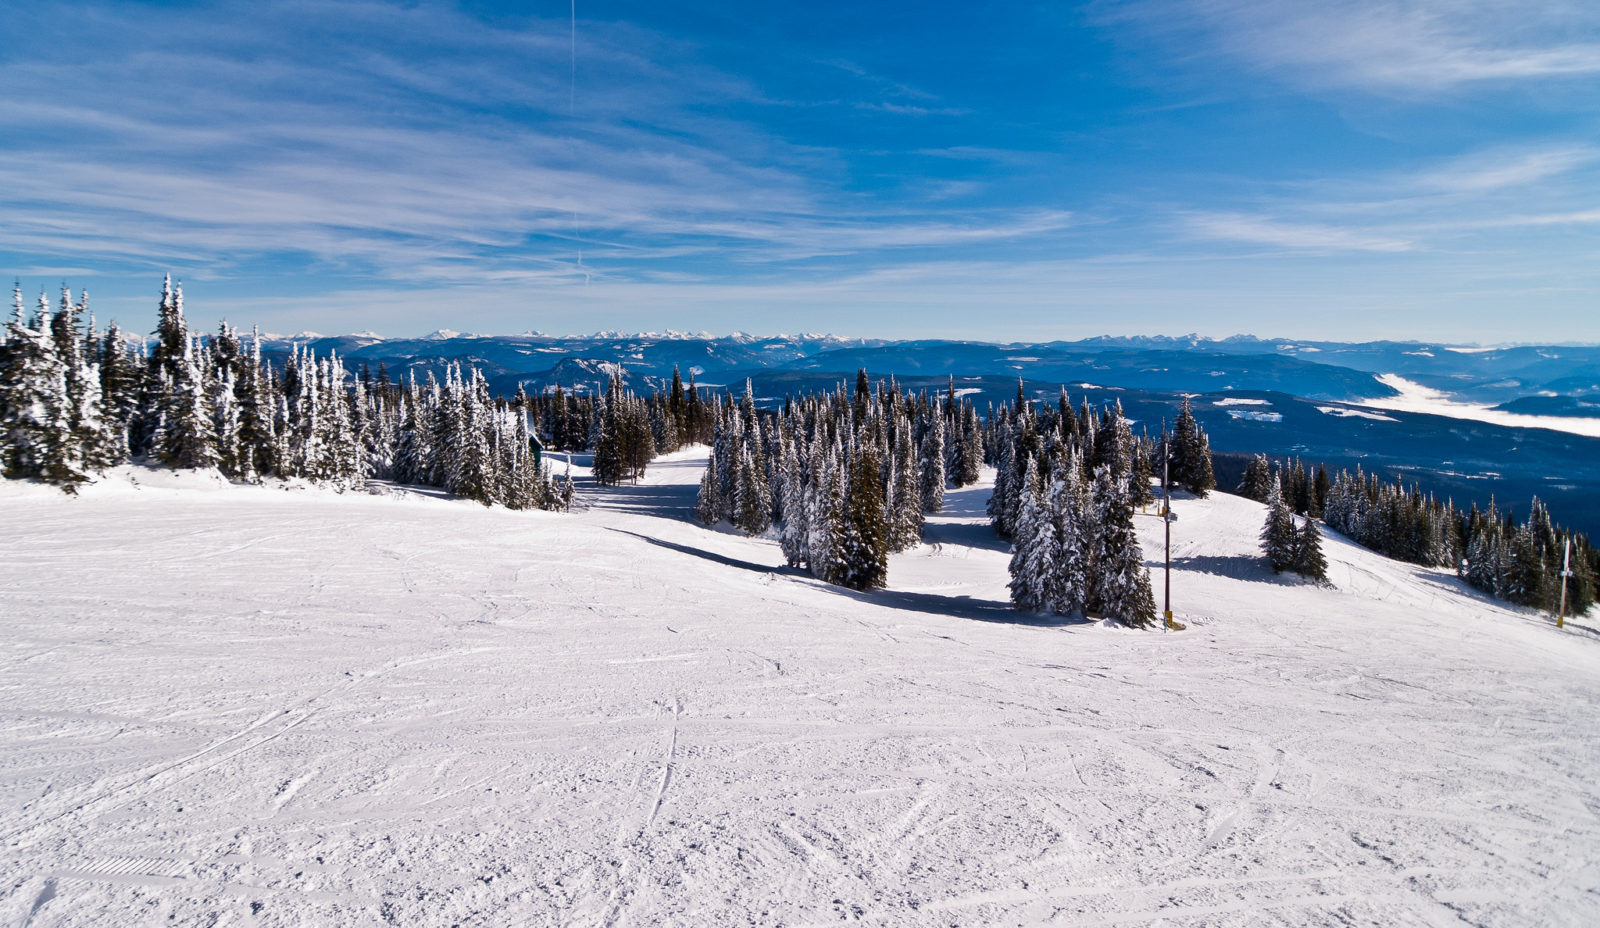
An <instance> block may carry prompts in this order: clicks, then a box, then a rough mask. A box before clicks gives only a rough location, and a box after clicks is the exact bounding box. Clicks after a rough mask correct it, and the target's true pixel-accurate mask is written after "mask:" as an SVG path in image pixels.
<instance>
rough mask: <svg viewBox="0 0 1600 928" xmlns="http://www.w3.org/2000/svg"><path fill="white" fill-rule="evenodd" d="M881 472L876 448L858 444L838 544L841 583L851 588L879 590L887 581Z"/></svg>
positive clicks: (886, 528) (887, 561)
mask: <svg viewBox="0 0 1600 928" xmlns="http://www.w3.org/2000/svg"><path fill="white" fill-rule="evenodd" d="M881 473H882V465H881V464H880V463H879V459H878V450H877V448H876V447H874V446H873V445H872V444H871V443H867V444H863V445H862V446H860V448H859V449H858V450H857V453H856V458H855V462H854V464H853V466H852V467H851V469H850V485H849V490H848V492H847V494H846V502H845V506H846V509H845V518H844V526H843V529H844V530H843V532H842V533H841V537H840V545H839V547H840V550H839V560H840V562H841V564H842V566H843V577H842V580H841V583H842V585H844V586H847V587H850V588H851V589H855V590H875V589H880V588H882V587H883V585H884V584H885V583H886V582H887V581H888V573H889V543H888V524H887V522H888V518H887V513H886V512H885V508H884V498H883V488H882V487H883V483H882V480H883V478H882V476H881Z"/></svg>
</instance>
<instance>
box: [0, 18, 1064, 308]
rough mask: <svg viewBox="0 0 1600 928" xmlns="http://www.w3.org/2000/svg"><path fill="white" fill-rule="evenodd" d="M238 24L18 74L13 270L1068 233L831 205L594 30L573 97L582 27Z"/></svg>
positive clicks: (769, 151) (551, 269)
mask: <svg viewBox="0 0 1600 928" xmlns="http://www.w3.org/2000/svg"><path fill="white" fill-rule="evenodd" d="M230 12H231V13H233V14H235V15H236V16H237V17H238V18H239V19H241V20H243V21H244V22H245V25H240V24H238V23H236V22H232V21H229V22H226V23H224V22H223V21H221V20H207V19H205V18H204V17H201V18H199V19H198V21H196V22H190V20H189V17H188V14H187V13H178V12H168V13H161V12H158V11H150V10H139V11H136V12H125V11H121V10H118V9H116V8H109V7H107V8H100V7H95V8H91V14H90V15H89V16H87V18H86V26H85V28H86V30H87V32H88V33H89V36H90V38H91V39H92V41H93V44H94V45H95V46H96V47H97V54H96V55H95V56H93V57H92V58H90V59H88V60H85V59H83V58H80V57H77V56H71V57H65V58H60V59H56V58H50V57H39V56H32V55H28V56H21V55H13V56H11V57H8V58H4V59H0V83H3V84H4V85H5V86H6V87H7V88H8V89H7V94H6V96H5V98H4V99H3V100H0V119H4V120H5V121H7V122H8V123H9V124H12V125H18V126H21V127H23V131H21V132H20V133H18V134H17V135H16V136H14V137H13V139H12V140H11V143H10V144H8V145H7V147H6V148H5V149H4V150H3V151H0V205H3V207H4V209H5V211H6V215H7V221H6V223H4V224H3V225H0V248H5V249H7V250H10V251H13V252H15V253H19V254H40V255H46V254H74V255H84V256H94V257H96V258H99V259H102V260H115V261H124V262H128V263H131V264H134V265H146V264H161V263H170V262H173V261H182V262H193V263H196V264H207V265H210V266H211V267H212V269H213V270H215V269H219V268H226V267H227V266H229V265H230V263H234V264H245V263H248V262H249V261H251V260H252V259H257V258H260V257H261V256H263V255H272V254H295V255H300V256H302V257H303V259H304V260H309V261H313V262H317V263H322V264H325V265H328V266H333V267H339V268H342V269H343V270H345V271H347V272H349V273H353V274H369V275H375V276H377V277H383V278H408V277H417V276H430V277H432V278H433V279H436V280H440V281H451V280H454V281H460V280H464V279H470V278H471V277H472V276H473V275H491V276H493V275H513V276H516V277H518V278H520V279H543V278H545V277H547V276H549V275H552V274H554V275H561V274H566V275H568V276H571V277H574V278H582V279H592V278H593V277H594V276H596V275H601V274H611V275H628V274H632V273H645V271H646V269H647V268H648V266H649V265H650V263H651V262H655V261H660V260H663V259H665V258H682V257H684V256H686V255H691V254H696V253H699V254H702V255H705V254H711V253H717V254H720V255H722V256H723V257H725V258H731V259H733V260H735V261H739V262H744V263H750V262H762V261H794V260H798V259H804V258H808V257H817V256H823V255H835V256H836V255H845V254H853V253H863V252H872V251H877V250H884V249H906V248H940V247H951V246H960V245H964V244H969V243H972V242H982V241H992V240H996V239H1004V238H1011V237H1026V236H1034V235H1041V234H1049V233H1052V232H1056V231H1059V230H1061V229H1064V228H1066V227H1067V226H1068V224H1069V222H1068V217H1067V216H1066V214H1065V213H1062V212H1060V211H1051V210H1029V211H1024V212H1022V213H1020V214H1017V213H1007V212H1003V211H996V210H979V211H976V212H974V211H966V212H962V211H956V210H952V209H950V208H949V207H947V206H945V205H942V203H941V201H943V200H945V199H948V193H944V194H938V193H936V192H934V191H933V189H932V188H927V190H926V193H925V195H924V196H922V197H921V200H920V202H919V201H918V200H916V199H909V200H908V199H906V197H907V196H912V197H914V196H915V195H916V193H917V188H906V191H905V192H904V193H903V195H902V196H901V197H900V198H898V199H896V200H894V201H892V202H884V201H883V200H882V199H881V198H876V197H873V196H867V195H863V194H859V193H851V192H848V191H846V190H844V189H841V187H840V186H839V185H838V184H837V183H830V182H828V180H827V179H828V177H829V174H830V173H831V172H834V171H835V170H836V167H835V166H834V164H833V162H834V161H835V160H836V159H835V156H834V155H832V154H830V153H829V152H827V151H823V150H818V149H816V148H814V147H808V146H798V145H794V144H791V143H789V142H787V141H785V140H784V139H783V138H781V137H778V136H776V135H773V134H772V133H770V132H767V131H765V130H763V129H762V128H761V127H760V126H758V125H756V124H753V123H750V122H748V121H744V120H740V119H737V118H735V117H734V116H732V115H729V114H728V113H727V112H726V111H727V110H728V109H729V108H731V107H734V106H738V105H748V104H751V103H753V102H756V101H760V100H761V94H760V92H759V91H757V90H756V89H754V88H752V87H750V86H749V85H748V84H747V83H746V82H745V81H743V80H741V79H739V78H737V77H734V76H731V75H728V74H725V73H722V72H719V71H717V70H715V69H713V68H710V67H707V66H705V65H703V64H701V63H699V62H698V61H697V60H696V59H695V58H694V55H693V53H692V52H693V50H692V49H689V48H686V47H680V45H679V44H678V43H676V42H675V41H674V40H672V39H669V38H665V37H662V36H659V35H654V34H648V33H645V32H642V31H641V30H639V29H637V28H634V27H631V26H627V25H622V24H615V23H600V24H585V26H584V29H583V31H582V32H581V33H580V40H579V45H578V50H577V54H578V60H577V86H576V89H574V87H573V86H572V84H571V82H572V80H573V77H572V67H573V62H572V60H571V59H570V58H569V55H570V54H571V47H570V45H569V36H568V33H567V28H568V23H567V22H566V20H565V19H564V18H563V19H561V20H558V21H541V20H536V19H529V20H525V21H522V22H516V23H511V24H503V25H498V26H491V25H488V24H485V23H482V22H479V21H476V20H472V19H470V18H468V17H465V16H463V15H462V14H460V13H458V12H456V11H454V10H452V9H451V8H448V7H443V6H438V5H431V4H422V5H418V6H410V7H406V8H401V9H395V8H392V7H388V6H380V5H376V4H366V3H322V4H285V5H281V6H280V5H273V6H270V7H259V6H236V7H233V8H232V9H231V10H230ZM173 36H178V37H179V39H178V40H177V47H173V46H174V42H173V40H172V37H173ZM308 48H313V49H315V50H316V53H315V54H306V49H308ZM150 49H163V51H162V52H160V53H154V52H151V51H150ZM852 73H856V74H858V75H859V76H860V77H862V79H863V80H867V81H868V82H869V83H871V84H872V85H873V86H874V87H877V88H880V89H881V90H882V91H883V92H885V93H890V94H892V95H893V96H894V97H896V98H898V101H906V100H912V101H915V102H897V101H896V100H887V101H868V102H864V103H862V104H861V105H863V106H868V107H875V108H877V109H879V110H883V111H893V112H895V113H899V114H905V115H938V114H943V113H947V112H950V110H948V109H947V108H942V107H939V106H938V105H937V103H936V101H935V100H933V99H932V98H931V95H929V94H926V93H924V92H921V91H916V90H914V89H912V88H910V87H907V86H904V85H900V84H895V83H893V82H890V81H887V80H886V79H881V78H877V77H875V76H872V75H870V74H869V73H868V72H866V71H864V70H862V69H859V68H857V69H855V71H853V72H852ZM130 86H137V87H139V88H140V93H138V94H136V95H131V94H129V93H127V88H128V87H130ZM569 108H570V112H569ZM580 248H583V249H585V251H586V258H587V263H586V265H585V267H583V268H581V269H580V268H578V267H577V263H576V262H577V251H578V249H580Z"/></svg>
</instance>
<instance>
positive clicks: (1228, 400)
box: [1211, 396, 1272, 406]
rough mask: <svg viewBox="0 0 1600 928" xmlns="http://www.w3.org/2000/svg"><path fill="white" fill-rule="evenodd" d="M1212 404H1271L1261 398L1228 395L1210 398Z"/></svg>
mask: <svg viewBox="0 0 1600 928" xmlns="http://www.w3.org/2000/svg"><path fill="white" fill-rule="evenodd" d="M1211 405H1213V406H1271V405H1272V403H1271V402H1269V401H1267V400H1262V399H1252V398H1250V397H1247V396H1229V397H1225V398H1223V399H1220V400H1212V401H1211Z"/></svg>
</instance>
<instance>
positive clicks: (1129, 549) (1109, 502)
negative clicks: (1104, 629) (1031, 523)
mask: <svg viewBox="0 0 1600 928" xmlns="http://www.w3.org/2000/svg"><path fill="white" fill-rule="evenodd" d="M1092 505H1093V507H1094V512H1095V516H1094V539H1095V544H1094V553H1093V558H1094V561H1093V564H1094V566H1093V570H1094V574H1093V576H1094V584H1093V587H1092V589H1091V591H1090V597H1091V603H1090V608H1091V609H1092V610H1093V611H1096V612H1099V613H1100V614H1102V615H1104V616H1106V617H1107V618H1111V619H1116V620H1117V621H1119V622H1122V623H1123V624H1124V625H1128V626H1130V627H1132V628H1146V627H1149V626H1150V625H1153V624H1154V623H1155V620H1156V599H1155V594H1154V593H1153V592H1152V591H1151V589H1150V571H1149V570H1148V569H1146V568H1145V566H1144V552H1143V551H1142V550H1141V549H1140V548H1139V536H1138V533H1137V532H1136V531H1135V530H1134V527H1133V505H1132V504H1131V503H1130V502H1129V501H1128V491H1127V484H1126V483H1125V482H1124V481H1122V480H1119V479H1117V477H1116V476H1115V475H1114V474H1113V473H1112V469H1111V467H1110V466H1108V465H1102V466H1100V467H1098V468H1096V469H1095V483H1094V496H1093V500H1092Z"/></svg>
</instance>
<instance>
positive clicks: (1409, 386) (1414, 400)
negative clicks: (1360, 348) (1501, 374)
mask: <svg viewBox="0 0 1600 928" xmlns="http://www.w3.org/2000/svg"><path fill="white" fill-rule="evenodd" d="M1377 379H1378V380H1379V381H1380V382H1382V383H1383V384H1384V385H1386V386H1389V387H1392V388H1393V389H1394V390H1395V391H1396V392H1397V395H1395V396H1388V397H1382V398H1380V399H1368V400H1362V401H1361V403H1360V404H1361V405H1362V406H1367V407H1370V408H1373V409H1392V410H1395V411H1396V412H1421V413H1428V414H1429V415H1434V416H1448V417H1449V418H1452V419H1470V420H1473V421H1476V422H1488V423H1491V424H1493V425H1504V426H1509V427H1511V428H1530V429H1551V430H1553V431H1557V432H1570V433H1571V434H1573V435H1584V436H1587V437H1589V438H1600V418H1583V417H1578V416H1535V415H1530V414H1528V413H1519V412H1506V411H1504V410H1500V409H1495V408H1493V407H1491V406H1484V405H1482V404H1478V403H1462V402H1458V401H1456V400H1453V399H1451V398H1450V397H1449V396H1447V395H1446V394H1445V393H1444V392H1443V391H1441V390H1435V389H1433V388H1432V387H1425V386H1423V385H1422V384H1420V383H1416V382H1414V381H1410V380H1407V379H1405V378H1404V377H1401V376H1399V375H1398V374H1379V375H1378V378H1377ZM1510 385H1511V386H1513V387H1514V386H1516V385H1517V383H1516V381H1511V383H1510ZM1490 386H1496V385H1495V384H1491V385H1490Z"/></svg>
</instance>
